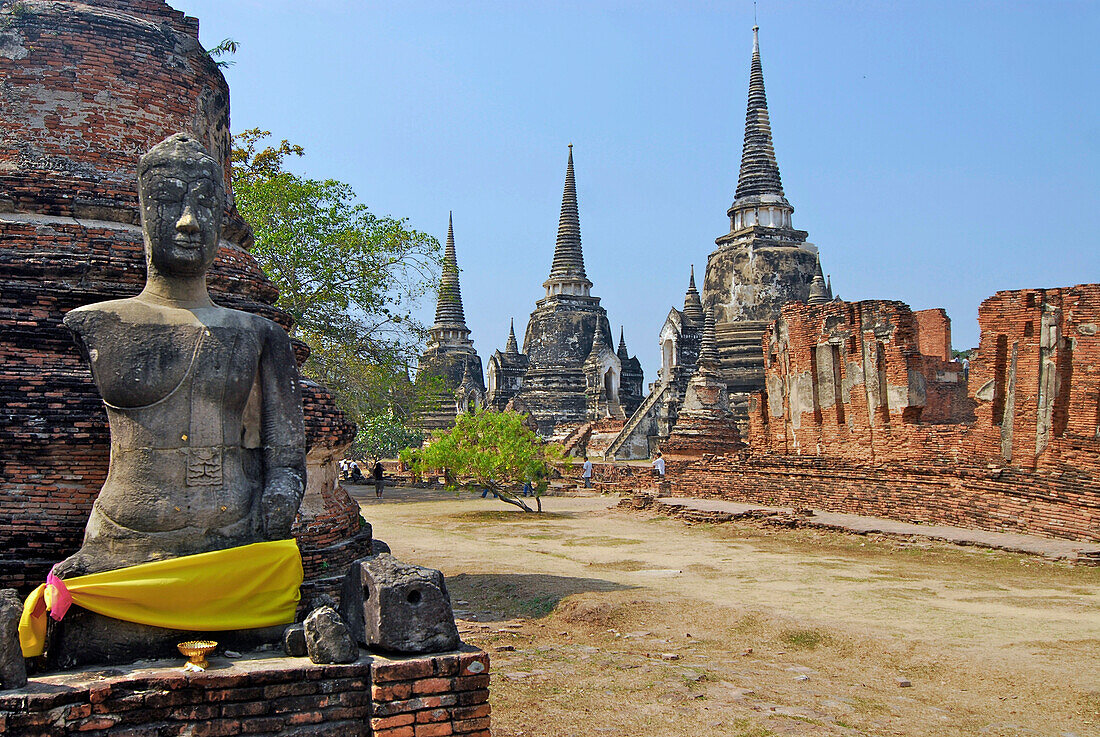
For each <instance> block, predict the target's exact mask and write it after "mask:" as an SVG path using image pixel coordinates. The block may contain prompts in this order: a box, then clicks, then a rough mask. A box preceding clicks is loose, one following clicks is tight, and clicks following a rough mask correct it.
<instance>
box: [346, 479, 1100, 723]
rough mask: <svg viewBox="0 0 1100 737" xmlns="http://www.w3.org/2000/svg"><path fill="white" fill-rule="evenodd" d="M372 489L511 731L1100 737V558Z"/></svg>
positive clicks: (392, 540)
mask: <svg viewBox="0 0 1100 737" xmlns="http://www.w3.org/2000/svg"><path fill="white" fill-rule="evenodd" d="M354 491H356V492H357V493H356V494H355V495H356V498H357V499H359V500H360V501H361V503H362V506H363V514H364V516H365V517H366V518H367V520H369V521H370V522H371V523H372V524H373V525H374V531H375V536H376V537H378V538H380V539H382V540H385V541H386V542H387V543H389V544H390V546H391V547H392V548H393V552H394V554H395V555H397V556H398V557H399V558H402V559H404V560H407V561H410V562H415V563H418V564H421V565H428V566H432V567H435V568H439V569H441V570H442V571H443V572H444V573H445V574H446V575H447V581H448V586H449V588H450V591H451V598H452V601H453V603H454V606H455V610H456V611H455V614H456V616H457V617H458V619H459V627H460V629H461V630H462V632H463V638H464V639H465V640H466V641H467V642H470V643H472V644H475V645H478V646H480V647H483V648H485V649H486V650H488V651H489V652H490V654H491V658H492V673H493V683H492V687H491V688H492V696H491V701H492V706H493V733H494V734H495V735H498V737H519V736H520V735H546V736H548V737H549V736H554V737H558V736H561V735H623V736H624V737H626V736H628V735H629V736H630V737H637V736H642V735H652V736H653V737H675V736H679V735H685V736H688V735H690V737H700V736H701V735H737V736H738V737H764V736H765V735H953V736H954V735H958V736H960V737H961V736H963V735H966V736H970V735H989V736H990V737H1000V736H1004V737H1018V736H1022V735H1047V736H1051V737H1067V736H1070V735H1072V736H1074V737H1096V736H1097V735H1100V568H1085V567H1078V568H1074V567H1071V566H1069V565H1067V564H1064V563H1054V562H1049V561H1046V560H1043V559H1041V558H1034V557H1028V556H1021V555H1016V554H1012V553H1004V552H996V551H991V550H985V549H978V548H965V547H958V546H952V545H947V544H941V543H932V542H927V541H922V540H899V539H891V538H877V537H861V536H858V535H848V534H842V533H834V532H825V531H809V530H783V529H772V528H765V527H762V526H753V525H752V524H750V523H742V522H735V523H728V524H722V525H694V526H690V525H687V524H685V523H684V522H682V521H680V520H675V519H668V518H661V517H653V516H643V515H640V514H635V513H628V512H623V511H619V510H616V509H610V507H612V506H613V505H614V504H615V503H616V502H617V501H618V500H617V498H610V497H602V498H601V497H593V498H566V497H554V498H547V499H545V500H544V508H545V509H546V510H547V511H546V513H545V514H542V515H533V514H524V513H522V512H519V511H512V509H511V508H508V507H505V505H503V504H502V503H500V502H499V501H494V500H492V499H485V500H483V499H481V498H480V497H471V496H469V495H464V496H462V497H456V496H455V495H454V494H450V493H448V492H426V491H403V490H388V491H387V498H386V499H385V500H382V501H381V502H379V501H377V500H375V499H374V498H373V496H374V495H373V491H369V492H368V489H366V488H365V487H363V488H361V489H359V488H357V489H354ZM358 492H362V493H358ZM906 684H911V685H906Z"/></svg>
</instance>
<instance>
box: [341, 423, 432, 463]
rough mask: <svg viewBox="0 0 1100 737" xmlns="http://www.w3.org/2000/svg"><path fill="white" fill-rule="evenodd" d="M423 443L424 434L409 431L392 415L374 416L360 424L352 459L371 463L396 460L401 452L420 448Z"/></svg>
mask: <svg viewBox="0 0 1100 737" xmlns="http://www.w3.org/2000/svg"><path fill="white" fill-rule="evenodd" d="M423 442H424V433H422V432H420V431H418V430H412V429H409V428H408V427H406V426H405V424H404V423H402V422H401V420H400V419H398V418H397V417H395V416H393V415H392V414H390V415H382V414H379V415H374V416H372V417H368V418H367V419H365V420H363V421H362V422H360V423H359V432H358V434H357V435H356V436H355V442H354V443H353V444H352V446H351V457H352V458H356V459H360V460H363V459H365V460H370V461H380V460H382V459H383V458H396V457H397V456H398V454H400V453H401V451H403V450H405V449H407V448H419V447H420V446H421V445H422V444H423Z"/></svg>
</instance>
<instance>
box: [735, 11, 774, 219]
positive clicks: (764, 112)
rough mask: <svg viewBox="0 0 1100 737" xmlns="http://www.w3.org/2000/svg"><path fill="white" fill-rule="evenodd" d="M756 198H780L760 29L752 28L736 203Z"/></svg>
mask: <svg viewBox="0 0 1100 737" xmlns="http://www.w3.org/2000/svg"><path fill="white" fill-rule="evenodd" d="M759 195H776V196H779V197H782V196H783V182H782V180H781V179H780V178H779V164H778V163H776V160H775V148H774V147H773V146H772V128H771V121H770V120H769V118H768V98H767V95H766V94H765V92H764V68H763V66H762V65H761V63H760V27H759V26H753V28H752V63H751V65H750V69H749V102H748V107H747V109H746V111H745V142H744V146H743V147H742V149H741V173H740V175H739V176H738V178H737V192H736V194H735V195H734V197H735V202H734V204H735V205H736V200H738V199H741V198H742V197H755V196H759Z"/></svg>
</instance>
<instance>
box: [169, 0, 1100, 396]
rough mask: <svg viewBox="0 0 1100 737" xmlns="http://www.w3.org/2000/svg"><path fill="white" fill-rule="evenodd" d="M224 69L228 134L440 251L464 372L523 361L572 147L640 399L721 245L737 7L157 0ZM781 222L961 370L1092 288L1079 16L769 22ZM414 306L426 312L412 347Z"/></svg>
mask: <svg viewBox="0 0 1100 737" xmlns="http://www.w3.org/2000/svg"><path fill="white" fill-rule="evenodd" d="M173 5H174V6H175V7H177V8H179V9H181V10H184V11H185V12H187V13H188V14H190V15H195V16H197V17H198V18H199V19H200V21H201V38H202V40H203V42H204V43H205V45H207V46H213V45H214V44H216V43H217V42H219V41H220V40H221V39H223V38H225V37H232V38H234V39H235V40H237V41H239V42H240V43H241V48H240V51H239V52H238V54H237V55H236V57H235V61H236V64H235V65H234V66H233V67H231V68H230V69H228V70H227V71H226V77H227V78H228V80H229V84H230V87H231V90H232V120H233V129H234V131H236V132H239V131H241V130H244V129H245V128H251V127H262V128H265V129H268V130H271V131H273V133H274V134H275V135H276V136H278V137H279V138H288V139H290V140H291V141H293V142H295V143H298V144H301V145H302V146H304V147H305V148H306V151H307V156H306V157H305V158H304V159H303V160H301V161H300V162H299V163H298V164H296V165H295V168H296V169H299V170H300V171H302V172H304V173H306V174H308V175H310V176H313V177H316V178H328V177H332V178H336V179H340V180H343V181H346V182H348V183H350V184H351V185H352V186H353V187H354V189H355V191H356V193H357V194H358V195H359V197H360V199H361V200H362V201H363V202H365V203H366V204H367V205H368V206H370V208H371V209H372V210H373V211H375V212H376V213H379V214H388V215H394V216H400V217H407V218H408V219H409V221H410V224H411V225H412V226H413V227H416V228H418V229H421V230H425V231H427V232H430V233H432V234H434V235H436V236H437V237H438V238H440V240H442V239H443V237H444V236H445V234H446V227H447V211H448V210H453V211H454V223H455V240H456V245H457V249H458V258H459V264H460V266H461V268H462V275H461V282H462V295H463V300H464V303H465V307H466V318H467V323H468V324H469V327H470V328H471V330H472V331H473V336H472V337H473V339H474V341H475V345H476V347H477V349H478V352H479V353H480V354H481V356H482V359H483V360H486V359H488V356H489V355H490V354H491V353H492V351H493V350H494V349H497V348H501V347H503V344H504V341H505V338H506V336H507V333H508V319H509V317H512V316H514V317H515V318H516V331H517V333H518V334H519V335H520V336H521V339H522V331H523V328H524V326H525V325H526V321H527V317H528V315H529V314H530V312H531V310H532V309H533V308H534V302H535V300H536V299H537V298H539V297H540V296H541V293H542V288H541V283H542V281H543V280H544V279H545V278H546V276H547V274H548V272H549V269H550V262H551V257H552V253H553V246H554V238H555V234H556V230H557V220H558V211H559V207H560V203H561V190H562V183H563V179H564V176H565V161H566V153H567V151H566V145H567V144H568V143H573V144H574V145H575V148H574V157H575V162H576V172H577V189H578V199H579V202H580V218H581V236H582V242H583V245H584V252H585V265H586V268H587V271H588V276H589V278H590V279H591V280H592V282H593V283H594V286H593V294H595V295H597V296H599V297H602V298H603V302H602V304H603V306H604V307H606V308H607V310H608V315H609V318H610V320H611V324H612V326H613V328H614V330H615V331H616V333H617V332H618V326H619V325H620V324H621V325H625V328H626V338H627V343H628V345H629V347H630V349H631V352H633V353H637V354H638V357H639V358H640V359H641V361H642V364H643V367H644V369H645V372H646V381H647V382H648V381H651V380H652V379H653V378H654V371H655V369H656V368H657V366H658V364H659V353H658V349H657V342H656V340H657V331H658V330H659V329H660V326H661V324H662V321H663V319H664V317H665V315H666V314H667V313H668V309H669V307H671V306H673V305H675V306H677V307H681V306H682V304H683V294H684V289H685V288H686V286H687V277H688V267H689V265H690V264H695V267H696V269H698V270H699V271H700V272H701V271H702V269H703V268H704V265H705V264H706V258H707V255H708V254H709V253H710V252H711V251H712V250H713V248H714V239H715V238H716V237H717V236H719V235H721V234H723V233H725V232H726V231H728V229H729V221H728V219H727V218H726V214H725V212H726V209H727V208H728V206H729V204H730V201H731V200H732V198H733V192H734V187H735V184H736V180H737V170H738V165H739V162H740V154H741V140H742V135H743V132H744V115H745V101H746V96H747V92H748V77H749V60H750V56H751V52H752V31H751V29H752V25H753V6H752V3H751V2H750V1H747V0H738V1H737V2H724V3H718V2H675V3H672V2H667V3H657V2H599V1H598V0H593V1H590V2H523V1H520V0H513V1H512V2H478V3H460V2H417V1H414V0H410V1H408V2H397V1H393V2H389V3H375V2H360V1H358V0H315V1H314V2H310V3H302V2H300V0H299V1H298V2H284V1H283V0H173ZM758 18H759V23H760V44H761V55H762V59H763V65H764V79H765V84H766V86H767V92H768V105H769V109H770V112H771V121H772V130H773V135H774V140H775V148H776V155H777V158H778V160H779V167H780V171H781V173H782V175H783V184H784V188H785V190H786V194H787V199H788V200H790V202H791V204H792V205H794V207H795V213H794V224H795V226H796V227H798V228H801V229H803V230H807V231H809V234H810V236H809V240H810V241H811V242H812V243H814V244H816V245H817V246H818V248H819V249H820V251H821V257H822V264H823V267H824V269H825V271H826V273H829V274H831V275H832V281H833V288H834V291H836V292H837V293H838V294H839V295H840V296H842V297H843V298H845V299H849V300H854V299H872V298H881V299H900V300H903V301H905V302H907V303H908V304H910V305H911V306H912V307H913V308H914V309H924V308H928V307H944V308H946V309H947V311H948V314H949V315H950V316H951V318H952V320H953V326H952V327H953V337H954V341H953V342H954V344H955V347H957V348H966V347H970V346H973V345H976V343H977V339H978V328H977V309H978V305H979V303H980V302H981V300H982V299H984V298H985V297H988V296H990V295H992V294H993V293H994V292H995V291H997V290H1000V289H1018V288H1025V287H1055V286H1066V285H1070V284H1077V283H1082V282H1095V281H1098V280H1100V248H1098V246H1100V238H1098V236H1097V233H1098V232H1100V205H1098V195H1100V44H1098V43H1097V38H1098V37H1100V3H1098V2H1092V1H1090V0H1081V1H1079V2H1057V1H1051V0H1047V1H1046V2H1032V3H1012V2H983V1H981V0H977V1H972V2H961V3H960V2H957V1H956V2H858V1H856V0H839V1H837V2H794V1H785V2H778V1H777V2H763V3H761V4H760V6H759V10H758ZM433 310H434V300H427V301H426V303H425V305H424V307H423V310H422V313H423V316H424V317H425V318H426V319H427V320H428V321H429V322H430V319H431V315H432V313H433Z"/></svg>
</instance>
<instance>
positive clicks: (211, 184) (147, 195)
mask: <svg viewBox="0 0 1100 737" xmlns="http://www.w3.org/2000/svg"><path fill="white" fill-rule="evenodd" d="M138 193H139V197H140V200H141V219H142V228H143V230H144V232H145V249H146V257H147V260H148V263H149V268H150V269H151V270H155V271H156V272H157V273H159V274H161V275H163V276H182V277H188V276H201V275H203V274H205V273H206V271H207V269H209V268H210V265H211V264H212V263H213V262H214V257H215V256H216V255H217V251H218V239H219V238H220V236H221V220H222V209H223V207H224V203H225V193H224V187H223V184H222V175H221V169H220V167H219V166H218V165H217V162H216V161H215V160H214V159H213V158H212V157H211V156H210V155H209V154H207V153H206V151H205V150H204V149H203V148H202V146H201V145H200V144H199V143H198V142H197V141H196V140H194V139H193V138H190V137H188V136H185V135H181V134H177V135H175V136H171V137H169V138H167V139H165V140H164V141H163V142H161V143H159V144H157V146H155V147H154V148H152V149H151V150H150V151H149V153H147V154H146V155H145V156H143V157H142V159H141V164H140V165H139V167H138Z"/></svg>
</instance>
